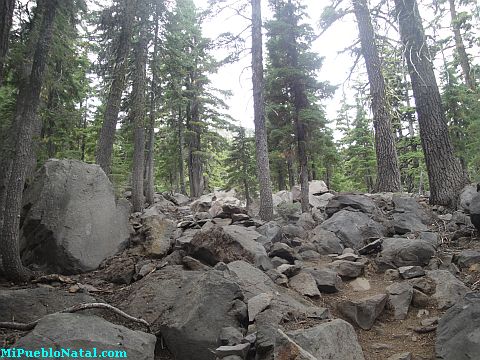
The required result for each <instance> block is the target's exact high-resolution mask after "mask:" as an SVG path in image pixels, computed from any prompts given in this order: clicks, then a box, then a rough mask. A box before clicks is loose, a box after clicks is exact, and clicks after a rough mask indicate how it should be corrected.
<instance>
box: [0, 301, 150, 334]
mask: <svg viewBox="0 0 480 360" xmlns="http://www.w3.org/2000/svg"><path fill="white" fill-rule="evenodd" d="M89 309H106V310H110V311H112V312H113V313H115V314H117V315H120V316H122V317H124V318H125V319H128V320H130V321H133V322H136V323H139V324H142V325H144V326H145V327H146V328H147V329H148V330H149V331H150V324H149V323H148V322H147V321H146V320H143V319H139V318H136V317H133V316H132V315H129V314H127V313H125V312H123V311H122V310H120V309H118V308H116V307H115V306H112V305H110V304H105V303H86V304H78V305H74V306H72V307H69V308H66V309H64V310H62V311H58V312H57V314H58V313H75V312H77V311H82V310H89ZM39 321H40V319H38V320H35V321H32V322H29V323H17V322H0V328H3V329H11V330H21V331H29V330H32V329H33V328H34V327H35V326H36V325H37V324H38V322H39Z"/></svg>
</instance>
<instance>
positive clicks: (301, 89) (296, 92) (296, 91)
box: [287, 0, 310, 213]
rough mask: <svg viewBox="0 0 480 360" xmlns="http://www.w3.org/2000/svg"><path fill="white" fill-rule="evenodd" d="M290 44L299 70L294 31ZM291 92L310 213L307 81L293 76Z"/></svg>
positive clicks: (303, 195) (303, 188)
mask: <svg viewBox="0 0 480 360" xmlns="http://www.w3.org/2000/svg"><path fill="white" fill-rule="evenodd" d="M292 10H293V4H292V3H291V0H289V1H288V8H287V11H288V12H289V14H288V15H287V16H288V17H287V19H288V20H287V21H288V22H289V25H290V26H291V28H292V29H295V28H296V27H297V26H298V24H297V18H296V16H295V14H294V13H293V11H292ZM287 41H288V44H287V56H288V58H289V61H290V66H291V67H292V68H293V69H297V68H298V66H299V64H298V56H299V53H298V44H297V38H296V35H295V33H294V32H293V31H292V32H291V33H289V34H288V40H287ZM290 91H291V93H292V96H293V104H294V108H295V112H294V123H295V135H296V138H297V156H298V164H299V166H300V187H301V190H300V199H301V203H302V212H303V213H304V212H308V211H310V201H309V196H308V193H309V184H308V158H307V134H306V127H305V123H304V122H303V119H302V116H303V114H302V113H303V112H304V110H306V109H307V108H308V106H309V101H308V98H307V91H306V87H305V81H304V79H303V78H301V77H300V76H299V75H296V76H292V79H291V80H290Z"/></svg>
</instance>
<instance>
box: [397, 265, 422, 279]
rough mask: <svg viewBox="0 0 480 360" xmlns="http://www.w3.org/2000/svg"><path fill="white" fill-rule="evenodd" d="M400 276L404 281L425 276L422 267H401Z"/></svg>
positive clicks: (399, 269)
mask: <svg viewBox="0 0 480 360" xmlns="http://www.w3.org/2000/svg"><path fill="white" fill-rule="evenodd" d="M398 272H399V273H400V276H401V277H402V278H404V279H413V278H417V277H420V276H424V275H425V270H423V268H422V267H421V266H401V267H399V268H398Z"/></svg>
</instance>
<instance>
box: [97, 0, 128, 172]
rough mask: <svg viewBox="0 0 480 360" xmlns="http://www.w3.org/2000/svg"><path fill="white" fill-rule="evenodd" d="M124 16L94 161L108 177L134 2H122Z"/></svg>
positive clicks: (126, 0)
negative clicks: (123, 3)
mask: <svg viewBox="0 0 480 360" xmlns="http://www.w3.org/2000/svg"><path fill="white" fill-rule="evenodd" d="M124 1H125V5H124V14H123V22H122V29H121V31H120V35H119V40H118V48H117V50H116V56H115V64H114V66H113V69H112V74H111V75H112V82H111V85H110V89H109V91H108V95H107V103H106V106H105V114H104V120H103V124H102V129H101V130H100V134H99V137H98V142H97V149H96V154H95V160H96V163H97V164H98V165H100V167H101V168H102V169H103V171H105V173H106V174H107V175H110V166H111V162H112V152H113V143H114V140H115V131H116V126H117V120H118V113H119V111H120V105H121V102H122V93H123V90H124V89H125V76H126V73H127V65H128V54H129V51H130V42H131V37H132V28H133V23H134V20H135V10H136V8H137V6H136V2H137V1H135V0H124Z"/></svg>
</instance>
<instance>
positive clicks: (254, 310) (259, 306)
mask: <svg viewBox="0 0 480 360" xmlns="http://www.w3.org/2000/svg"><path fill="white" fill-rule="evenodd" d="M272 300H273V294H272V293H261V294H258V295H257V296H254V297H252V298H251V299H250V300H248V320H249V321H250V322H252V321H254V320H255V317H256V316H257V315H258V314H260V313H261V312H262V311H263V310H265V309H266V308H267V307H268V306H270V303H271V302H272Z"/></svg>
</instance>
